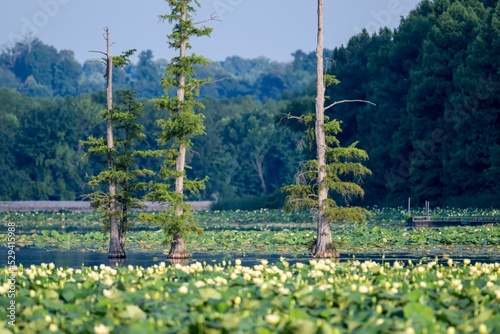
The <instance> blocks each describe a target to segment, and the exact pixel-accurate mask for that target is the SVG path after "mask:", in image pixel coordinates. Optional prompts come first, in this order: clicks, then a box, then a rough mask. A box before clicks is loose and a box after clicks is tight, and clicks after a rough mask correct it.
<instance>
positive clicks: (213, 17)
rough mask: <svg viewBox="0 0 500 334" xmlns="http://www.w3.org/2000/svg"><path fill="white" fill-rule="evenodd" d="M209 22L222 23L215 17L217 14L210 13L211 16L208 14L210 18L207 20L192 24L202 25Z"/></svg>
mask: <svg viewBox="0 0 500 334" xmlns="http://www.w3.org/2000/svg"><path fill="white" fill-rule="evenodd" d="M210 21H219V22H222V20H221V19H220V17H219V16H217V13H212V14H210V18H209V19H206V20H203V21H200V22H194V23H193V24H202V23H207V22H210Z"/></svg>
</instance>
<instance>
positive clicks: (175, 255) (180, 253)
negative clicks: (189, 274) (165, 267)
mask: <svg viewBox="0 0 500 334" xmlns="http://www.w3.org/2000/svg"><path fill="white" fill-rule="evenodd" d="M168 258H169V259H187V258H189V253H188V251H187V250H186V246H185V244H184V240H183V239H182V238H176V239H174V240H173V241H172V245H171V246H170V252H169V253H168Z"/></svg>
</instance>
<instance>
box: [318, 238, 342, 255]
mask: <svg viewBox="0 0 500 334" xmlns="http://www.w3.org/2000/svg"><path fill="white" fill-rule="evenodd" d="M312 256H313V258H321V259H331V258H336V259H338V258H339V257H340V255H339V252H337V248H336V247H335V246H334V245H333V243H331V242H330V243H327V244H324V243H321V241H320V242H318V243H317V244H316V247H315V249H314V250H313V255H312Z"/></svg>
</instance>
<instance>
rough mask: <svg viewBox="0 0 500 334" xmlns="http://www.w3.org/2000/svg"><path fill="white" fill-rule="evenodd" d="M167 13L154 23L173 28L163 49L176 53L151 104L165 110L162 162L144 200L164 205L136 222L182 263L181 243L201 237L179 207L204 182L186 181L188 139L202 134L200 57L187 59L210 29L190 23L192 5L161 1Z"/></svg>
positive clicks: (186, 209) (183, 0) (188, 212)
mask: <svg viewBox="0 0 500 334" xmlns="http://www.w3.org/2000/svg"><path fill="white" fill-rule="evenodd" d="M167 3H168V5H169V6H170V9H171V12H170V14H167V15H162V16H160V18H161V19H162V20H164V21H167V22H169V23H171V24H174V27H173V30H172V33H171V34H170V35H168V41H169V45H170V47H171V48H172V49H175V50H177V51H178V56H177V57H174V58H173V59H172V61H171V62H170V64H169V65H168V66H167V68H166V72H165V75H164V76H163V78H162V80H161V84H162V86H163V87H164V89H165V95H163V96H162V97H160V98H158V99H155V103H156V107H157V108H158V109H160V110H163V111H165V118H164V119H161V120H159V121H158V122H157V123H158V125H159V127H160V129H161V131H160V132H159V134H158V143H159V144H160V145H161V146H162V147H163V149H161V150H160V151H158V155H159V156H161V157H162V158H163V159H164V161H163V164H162V167H161V170H160V172H159V176H160V178H161V181H160V182H154V183H152V184H151V187H150V191H149V193H148V194H147V196H146V198H147V199H149V200H151V201H154V202H162V203H166V204H168V206H167V209H165V210H164V211H162V212H160V213H159V214H149V213H144V214H142V215H141V216H140V219H141V220H144V221H149V222H153V223H157V224H159V225H161V226H162V227H163V229H164V231H165V243H171V248H170V253H169V255H168V257H169V258H171V259H183V258H187V257H188V256H189V254H188V252H187V250H186V247H185V243H184V241H185V239H186V237H187V236H188V235H189V234H190V233H201V232H202V230H201V228H200V227H199V226H198V225H197V223H196V220H195V218H194V216H193V214H192V207H191V206H190V205H188V204H186V203H185V199H186V194H185V192H191V193H197V192H199V191H200V190H202V189H204V187H205V181H206V179H207V178H205V179H203V180H189V179H188V178H187V177H186V167H187V166H186V151H187V150H188V149H189V148H190V147H191V146H192V141H191V138H192V137H193V136H196V135H201V134H203V133H204V130H205V127H204V125H203V118H204V116H203V114H201V113H197V112H196V111H198V110H200V109H202V108H203V105H202V104H201V103H200V102H198V101H197V100H196V97H197V96H198V94H199V87H200V86H201V85H203V84H204V83H206V82H207V80H208V79H207V80H198V79H195V78H194V74H195V66H197V65H207V64H208V63H209V62H208V60H207V59H205V58H204V57H202V56H198V55H196V54H194V53H192V54H188V50H189V49H190V48H191V45H190V44H189V40H190V39H191V38H192V37H201V36H209V35H210V33H211V31H212V29H211V28H207V27H205V26H201V27H197V26H198V24H197V23H196V22H194V21H193V15H194V14H195V13H196V7H199V6H200V5H199V2H198V1H196V0H167Z"/></svg>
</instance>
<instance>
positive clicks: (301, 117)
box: [280, 113, 304, 123]
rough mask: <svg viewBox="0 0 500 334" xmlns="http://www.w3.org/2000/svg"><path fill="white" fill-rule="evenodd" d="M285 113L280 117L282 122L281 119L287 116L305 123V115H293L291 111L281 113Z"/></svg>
mask: <svg viewBox="0 0 500 334" xmlns="http://www.w3.org/2000/svg"><path fill="white" fill-rule="evenodd" d="M281 114H282V115H283V117H281V118H280V123H281V121H282V120H283V119H284V118H286V119H296V120H298V121H299V122H300V123H304V117H303V116H292V114H291V113H288V114H284V113H281Z"/></svg>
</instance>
